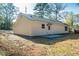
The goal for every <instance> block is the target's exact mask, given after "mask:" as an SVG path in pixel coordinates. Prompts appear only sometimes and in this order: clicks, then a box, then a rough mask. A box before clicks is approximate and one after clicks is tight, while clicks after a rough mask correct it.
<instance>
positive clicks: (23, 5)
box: [14, 3, 79, 14]
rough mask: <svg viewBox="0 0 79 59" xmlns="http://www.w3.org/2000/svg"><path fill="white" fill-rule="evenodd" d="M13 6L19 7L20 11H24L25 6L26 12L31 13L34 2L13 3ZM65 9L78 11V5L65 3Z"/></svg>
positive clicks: (76, 12)
mask: <svg viewBox="0 0 79 59" xmlns="http://www.w3.org/2000/svg"><path fill="white" fill-rule="evenodd" d="M14 5H15V6H17V7H19V10H20V12H22V13H25V8H27V14H33V8H34V6H35V4H34V3H14ZM65 11H69V12H74V13H75V14H78V13H79V5H77V4H75V3H66V8H65Z"/></svg>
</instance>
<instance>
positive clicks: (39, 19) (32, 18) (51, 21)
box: [19, 13, 66, 25]
mask: <svg viewBox="0 0 79 59" xmlns="http://www.w3.org/2000/svg"><path fill="white" fill-rule="evenodd" d="M19 16H25V17H26V18H28V19H29V20H31V21H42V22H47V23H62V22H61V21H58V20H53V19H51V20H50V19H46V18H40V17H37V16H35V15H31V14H23V13H20V14H19ZM62 24H64V23H62ZM64 25H66V24H64Z"/></svg>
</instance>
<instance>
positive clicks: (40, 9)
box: [34, 3, 51, 18]
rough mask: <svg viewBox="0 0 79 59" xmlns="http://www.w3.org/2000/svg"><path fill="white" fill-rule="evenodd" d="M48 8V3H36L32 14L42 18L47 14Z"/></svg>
mask: <svg viewBox="0 0 79 59" xmlns="http://www.w3.org/2000/svg"><path fill="white" fill-rule="evenodd" d="M49 8H50V7H49V5H48V3H37V4H36V6H35V7H34V11H35V12H34V14H35V15H36V16H38V17H41V18H44V16H45V15H47V14H48V11H49ZM49 13H51V11H49Z"/></svg>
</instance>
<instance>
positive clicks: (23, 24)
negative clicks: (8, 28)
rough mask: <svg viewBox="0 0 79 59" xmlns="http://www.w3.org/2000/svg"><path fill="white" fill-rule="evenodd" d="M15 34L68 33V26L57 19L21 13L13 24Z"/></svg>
mask: <svg viewBox="0 0 79 59" xmlns="http://www.w3.org/2000/svg"><path fill="white" fill-rule="evenodd" d="M13 31H14V33H15V34H20V35H28V36H40V35H48V34H61V33H68V32H69V29H68V26H67V25H66V24H64V23H62V22H60V21H57V20H50V19H45V18H39V17H36V16H34V15H26V14H23V13H20V14H19V15H18V17H17V19H16V22H15V23H14V25H13Z"/></svg>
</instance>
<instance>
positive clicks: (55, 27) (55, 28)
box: [30, 21, 69, 36]
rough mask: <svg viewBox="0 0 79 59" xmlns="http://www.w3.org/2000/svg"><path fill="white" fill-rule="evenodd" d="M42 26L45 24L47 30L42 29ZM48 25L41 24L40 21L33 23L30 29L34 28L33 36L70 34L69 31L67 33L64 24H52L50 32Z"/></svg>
mask: <svg viewBox="0 0 79 59" xmlns="http://www.w3.org/2000/svg"><path fill="white" fill-rule="evenodd" d="M42 24H45V28H44V29H43V28H42ZM47 24H48V23H46V22H40V21H34V22H33V21H32V22H31V24H30V27H31V28H32V34H31V36H39V35H48V34H59V33H68V32H69V31H65V25H64V24H52V25H51V26H50V30H48V26H47Z"/></svg>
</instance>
